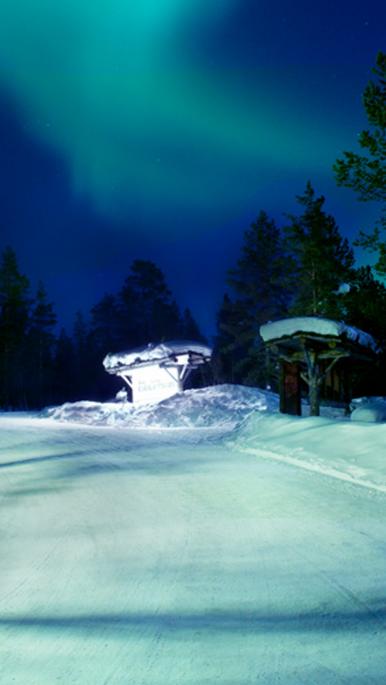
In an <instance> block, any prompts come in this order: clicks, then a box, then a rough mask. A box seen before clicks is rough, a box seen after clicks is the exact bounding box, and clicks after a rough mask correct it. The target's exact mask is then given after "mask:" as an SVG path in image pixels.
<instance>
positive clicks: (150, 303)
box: [118, 259, 181, 347]
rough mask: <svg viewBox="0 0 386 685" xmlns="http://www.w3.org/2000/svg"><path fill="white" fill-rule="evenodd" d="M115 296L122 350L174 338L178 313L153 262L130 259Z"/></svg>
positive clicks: (166, 286) (158, 269)
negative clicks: (122, 334) (122, 332)
mask: <svg viewBox="0 0 386 685" xmlns="http://www.w3.org/2000/svg"><path fill="white" fill-rule="evenodd" d="M118 297H119V308H120V316H121V323H122V328H123V330H124V329H125V327H126V332H127V343H126V347H130V346H133V345H143V344H145V343H147V342H159V341H161V340H165V339H173V338H176V337H178V332H179V330H180V324H181V319H180V313H179V310H178V307H177V304H176V302H175V301H174V300H173V298H172V294H171V291H170V290H169V287H168V285H167V283H166V280H165V276H164V274H163V273H162V271H161V269H160V268H159V267H158V266H157V265H156V264H154V263H153V262H151V261H147V260H142V259H136V260H134V262H133V263H132V265H131V271H130V273H129V275H128V277H127V278H126V280H125V283H124V285H123V287H122V289H121V291H120V293H119V296H118Z"/></svg>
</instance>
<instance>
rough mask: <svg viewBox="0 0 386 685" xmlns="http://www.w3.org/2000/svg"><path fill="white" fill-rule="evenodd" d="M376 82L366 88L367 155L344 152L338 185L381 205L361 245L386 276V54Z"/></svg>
mask: <svg viewBox="0 0 386 685" xmlns="http://www.w3.org/2000/svg"><path fill="white" fill-rule="evenodd" d="M373 72H374V74H375V76H376V81H370V82H369V83H368V85H367V86H366V88H365V91H364V95H363V103H364V107H365V111H366V115H367V119H368V122H369V125H370V129H369V130H365V131H362V132H361V133H360V135H359V138H358V142H359V146H360V148H361V149H362V151H363V153H362V154H359V153H356V152H344V153H343V158H342V159H338V160H337V161H336V162H335V165H334V171H335V177H336V180H337V183H338V185H340V186H345V187H347V188H352V189H353V190H354V191H355V192H356V194H357V196H358V198H359V199H360V200H362V201H375V202H378V203H380V206H381V216H380V220H379V223H378V225H377V226H376V227H375V228H374V230H373V231H370V232H369V233H367V232H363V231H362V232H361V233H360V236H359V240H358V245H361V246H363V247H364V248H366V249H368V250H370V251H373V252H378V262H377V264H376V267H375V268H376V270H377V271H378V273H379V274H381V275H386V240H385V237H384V233H382V232H384V231H386V53H384V52H379V53H378V55H377V59H376V66H375V68H374V69H373Z"/></svg>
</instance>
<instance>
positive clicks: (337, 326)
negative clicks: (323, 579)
mask: <svg viewBox="0 0 386 685" xmlns="http://www.w3.org/2000/svg"><path fill="white" fill-rule="evenodd" d="M300 333H305V334H311V335H317V336H321V337H333V338H345V339H346V340H350V341H351V342H354V343H357V344H358V345H361V346H362V347H367V348H369V349H371V350H373V351H374V352H378V351H379V348H378V346H377V344H376V342H375V340H374V338H373V337H372V336H371V335H370V334H369V333H365V332H364V331H361V330H360V329H359V328H355V326H349V325H348V324H346V323H344V322H343V321H334V320H333V319H325V318H323V317H319V316H295V317H292V318H290V319H280V320H279V321H272V322H269V323H266V324H264V325H263V326H261V327H260V335H261V337H262V338H263V340H264V342H271V341H272V340H280V338H286V337H289V336H292V335H296V334H300Z"/></svg>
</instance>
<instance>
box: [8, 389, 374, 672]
mask: <svg viewBox="0 0 386 685" xmlns="http://www.w3.org/2000/svg"><path fill="white" fill-rule="evenodd" d="M166 402H167V403H169V404H168V405H167V407H168V409H165V407H164V408H163V409H162V407H161V408H160V407H157V408H156V407H153V408H148V409H147V413H146V411H145V410H144V411H142V414H141V416H142V418H141V419H139V418H138V416H137V415H135V416H134V419H135V420H134V421H133V425H134V428H133V427H130V421H128V420H127V411H126V418H125V420H124V418H123V413H122V412H123V411H124V406H123V405H122V403H121V404H120V405H119V403H111V406H110V408H111V411H110V410H109V409H108V407H105V408H104V414H103V409H101V408H99V409H98V410H97V408H96V407H95V406H94V409H93V411H89V409H88V405H84V407H83V409H84V411H83V420H82V408H81V406H80V405H79V404H78V405H77V407H76V408H74V406H73V407H72V410H71V408H70V407H69V406H68V405H67V407H66V408H61V409H57V410H56V411H55V412H54V411H50V412H46V413H45V417H44V418H42V417H41V416H37V415H23V414H18V415H8V414H3V415H0V430H1V433H0V435H1V440H0V472H1V478H0V506H1V518H0V526H1V536H0V683H1V684H3V683H4V685H8V683H16V684H17V685H52V684H53V683H57V682H61V683H65V684H66V685H67V684H69V683H77V684H78V683H79V685H88V684H90V685H127V684H130V685H172V684H173V685H174V684H175V685H193V684H194V685H212V684H213V685H214V684H217V683H220V684H222V685H252V684H255V683H263V684H270V685H271V684H272V685H279V684H284V683H285V685H306V684H307V685H322V684H323V685H325V684H326V683H328V684H329V683H331V684H334V685H335V684H338V683H339V684H342V683H345V684H347V685H348V684H350V685H351V684H353V685H367V684H369V685H371V684H376V685H381V684H382V685H383V684H384V683H385V682H386V599H385V577H386V539H385V524H384V521H385V517H386V469H385V467H384V463H383V462H384V461H386V423H379V424H372V423H368V424H366V423H364V422H363V423H360V422H358V423H356V422H355V423H354V422H350V421H349V420H339V421H338V420H335V419H331V418H326V417H323V418H318V419H315V418H303V419H298V418H290V417H285V416H280V415H279V414H277V411H276V407H277V400H276V398H275V397H274V396H272V395H269V394H268V395H266V394H265V393H262V392H260V391H254V390H252V389H247V388H237V387H234V388H230V387H229V386H228V387H227V386H225V387H224V386H222V387H221V388H217V389H216V388H212V389H208V390H206V391H205V390H202V391H189V392H187V393H184V394H183V395H181V396H178V397H177V398H174V399H171V400H167V401H166ZM162 404H165V403H162ZM184 405H185V408H184ZM200 407H201V410H200ZM126 410H128V408H127V407H126ZM118 411H120V412H121V414H120V419H119V420H116V416H115V418H113V419H111V416H112V415H113V414H114V412H118ZM48 414H49V416H47V415H48ZM54 416H56V418H53V417H54ZM109 416H110V419H109ZM173 417H174V418H173ZM226 417H227V418H228V420H226ZM58 419H60V420H58ZM110 423H112V424H113V425H109V424H110ZM98 424H99V425H98ZM173 425H176V426H177V427H178V430H174V429H173ZM148 426H151V428H152V430H149V427H148ZM350 481H351V482H350Z"/></svg>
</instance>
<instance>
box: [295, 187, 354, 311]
mask: <svg viewBox="0 0 386 685" xmlns="http://www.w3.org/2000/svg"><path fill="white" fill-rule="evenodd" d="M297 200H298V202H299V204H300V206H301V207H302V210H303V211H302V213H301V214H300V215H299V216H295V215H289V217H288V218H289V219H290V224H289V225H288V226H287V228H286V236H287V242H288V246H289V248H290V250H291V251H292V255H293V259H294V271H293V273H294V275H295V276H296V291H295V296H294V301H293V303H292V305H291V308H290V313H291V315H298V316H307V315H321V316H329V317H332V318H341V317H342V314H343V310H342V301H341V298H339V296H338V295H337V292H338V290H339V286H340V285H341V284H342V283H344V282H346V281H349V280H350V278H351V275H352V269H353V264H354V255H353V251H352V249H351V247H350V245H349V243H348V241H347V239H345V238H342V236H341V235H340V232H339V229H338V226H337V224H336V222H335V219H334V218H333V217H332V216H331V215H330V214H327V213H326V212H325V211H324V209H323V207H324V202H325V199H324V197H323V196H320V197H317V196H316V194H315V191H314V189H313V187H312V185H311V183H307V187H306V190H305V192H304V194H303V195H300V196H299V197H298V198H297Z"/></svg>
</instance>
